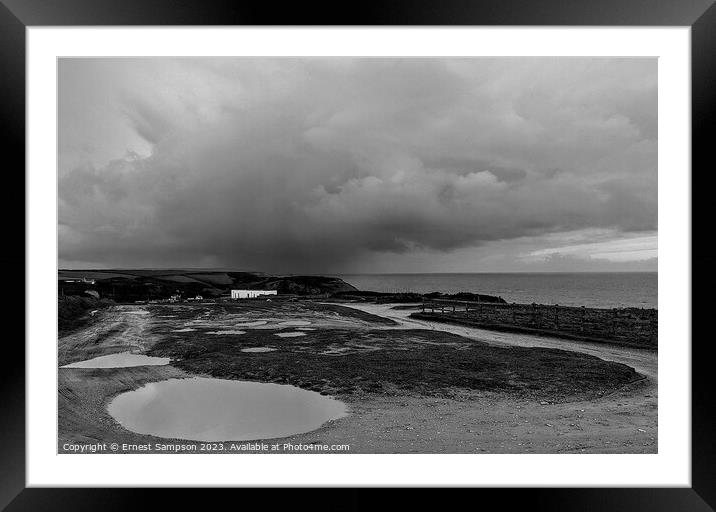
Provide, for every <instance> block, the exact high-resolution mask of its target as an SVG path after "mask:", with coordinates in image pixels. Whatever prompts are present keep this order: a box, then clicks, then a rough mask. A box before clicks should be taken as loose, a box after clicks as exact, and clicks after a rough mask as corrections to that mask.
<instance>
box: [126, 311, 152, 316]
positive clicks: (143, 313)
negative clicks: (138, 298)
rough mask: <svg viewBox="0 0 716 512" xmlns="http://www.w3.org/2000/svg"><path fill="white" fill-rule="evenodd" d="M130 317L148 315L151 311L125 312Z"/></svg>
mask: <svg viewBox="0 0 716 512" xmlns="http://www.w3.org/2000/svg"><path fill="white" fill-rule="evenodd" d="M125 313H127V314H128V315H148V314H149V311H125Z"/></svg>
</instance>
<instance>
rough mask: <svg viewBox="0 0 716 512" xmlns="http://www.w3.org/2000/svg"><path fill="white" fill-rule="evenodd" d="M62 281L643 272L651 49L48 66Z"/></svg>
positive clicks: (652, 116)
mask: <svg viewBox="0 0 716 512" xmlns="http://www.w3.org/2000/svg"><path fill="white" fill-rule="evenodd" d="M58 76H59V91H58V102H59V121H58V129H59V136H58V147H59V150H58V153H59V154H58V214H59V225H58V240H59V254H58V258H59V266H60V268H136V267H151V268H169V267H173V268H177V267H185V268H208V267H216V268H233V269H242V270H256V271H264V272H274V273H363V272H364V273H381V272H386V273H391V272H541V271H566V272H579V271H648V270H650V271H655V270H656V267H657V61H656V59H652V58H565V57H558V58H502V57H501V58H454V59H452V58H424V59H423V58H362V59H361V58H183V59H175V58H132V59H123V58H122V59H119V58H103V59H87V58H82V59H67V58H63V59H60V61H59V75H58Z"/></svg>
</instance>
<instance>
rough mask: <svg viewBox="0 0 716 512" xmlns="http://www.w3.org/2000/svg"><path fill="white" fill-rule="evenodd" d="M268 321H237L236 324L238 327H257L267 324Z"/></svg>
mask: <svg viewBox="0 0 716 512" xmlns="http://www.w3.org/2000/svg"><path fill="white" fill-rule="evenodd" d="M267 323H268V322H267V321H266V320H256V321H254V322H237V323H235V324H234V325H235V326H236V327H257V326H259V325H266V324H267Z"/></svg>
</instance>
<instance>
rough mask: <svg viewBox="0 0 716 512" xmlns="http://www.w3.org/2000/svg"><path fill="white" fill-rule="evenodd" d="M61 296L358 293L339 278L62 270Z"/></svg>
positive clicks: (121, 297) (132, 298)
mask: <svg viewBox="0 0 716 512" xmlns="http://www.w3.org/2000/svg"><path fill="white" fill-rule="evenodd" d="M58 281H59V283H58V285H59V289H60V294H61V295H62V294H64V295H85V296H86V295H87V294H88V292H92V291H94V292H97V293H99V296H100V297H103V298H110V299H113V300H115V301H118V302H128V301H136V300H150V299H165V298H168V297H170V296H171V295H175V294H178V295H181V296H182V297H184V298H187V297H194V296H196V295H202V296H203V297H205V298H213V297H219V296H221V295H226V294H228V293H229V290H231V289H241V288H243V289H247V288H253V289H262V290H276V291H278V293H280V294H295V295H330V294H333V293H337V292H350V291H356V288H355V287H353V286H351V285H350V284H348V283H346V282H345V281H343V280H342V279H339V278H337V277H323V276H275V275H270V274H264V273H261V272H230V271H211V270H182V269H176V270H174V269H172V270H146V269H141V270H127V269H121V270H113V269H102V270H60V271H59V273H58Z"/></svg>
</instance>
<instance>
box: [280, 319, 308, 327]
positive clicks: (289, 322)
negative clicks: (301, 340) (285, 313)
mask: <svg viewBox="0 0 716 512" xmlns="http://www.w3.org/2000/svg"><path fill="white" fill-rule="evenodd" d="M278 325H285V326H299V325H311V322H307V321H306V320H287V321H285V322H280V323H279V324H278Z"/></svg>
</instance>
